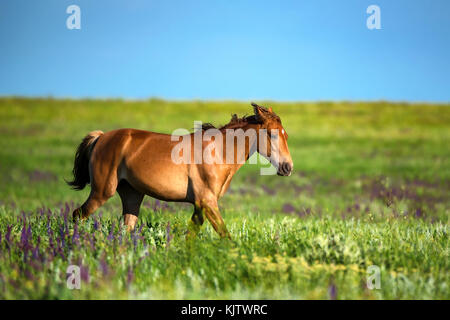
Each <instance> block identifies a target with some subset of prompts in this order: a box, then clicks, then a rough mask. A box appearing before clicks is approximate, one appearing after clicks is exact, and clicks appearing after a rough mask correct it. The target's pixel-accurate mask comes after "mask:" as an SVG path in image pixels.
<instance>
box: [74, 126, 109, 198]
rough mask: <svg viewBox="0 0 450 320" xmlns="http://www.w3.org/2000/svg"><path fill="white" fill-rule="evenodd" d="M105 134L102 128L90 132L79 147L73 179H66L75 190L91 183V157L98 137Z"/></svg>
mask: <svg viewBox="0 0 450 320" xmlns="http://www.w3.org/2000/svg"><path fill="white" fill-rule="evenodd" d="M102 135H103V132H102V131H100V130H97V131H92V132H89V133H88V135H87V136H86V137H84V139H83V141H81V143H80V145H79V146H78V148H77V152H76V154H75V161H74V164H73V170H72V173H73V180H72V181H66V182H67V184H68V185H69V186H71V187H72V188H73V189H75V190H83V189H84V187H85V186H86V185H87V184H88V183H90V177H89V159H90V158H91V153H92V150H93V149H94V146H95V144H96V142H97V139H98V138H99V137H100V136H102Z"/></svg>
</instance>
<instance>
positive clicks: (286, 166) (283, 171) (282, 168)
mask: <svg viewBox="0 0 450 320" xmlns="http://www.w3.org/2000/svg"><path fill="white" fill-rule="evenodd" d="M291 173H292V164H290V163H289V162H283V163H281V164H280V165H279V166H278V171H277V175H279V176H285V177H287V176H290V175H291Z"/></svg>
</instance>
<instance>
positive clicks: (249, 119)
mask: <svg viewBox="0 0 450 320" xmlns="http://www.w3.org/2000/svg"><path fill="white" fill-rule="evenodd" d="M248 123H252V124H261V123H262V121H261V120H258V119H257V118H256V116H255V115H251V116H243V117H242V118H238V116H237V115H236V114H233V115H232V116H231V120H230V122H228V123H227V124H225V125H223V126H220V127H216V126H214V125H213V124H212V123H209V122H207V123H202V127H201V129H202V130H205V131H206V130H208V129H218V130H223V129H236V128H241V127H243V126H245V125H246V124H248Z"/></svg>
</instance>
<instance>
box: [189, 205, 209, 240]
mask: <svg viewBox="0 0 450 320" xmlns="http://www.w3.org/2000/svg"><path fill="white" fill-rule="evenodd" d="M204 221H205V218H204V216H203V210H202V208H201V207H200V206H199V205H198V204H194V213H193V214H192V217H191V220H190V221H189V226H188V232H187V236H186V239H194V238H195V237H196V236H197V234H198V232H199V231H200V228H201V226H202V225H203V222H204Z"/></svg>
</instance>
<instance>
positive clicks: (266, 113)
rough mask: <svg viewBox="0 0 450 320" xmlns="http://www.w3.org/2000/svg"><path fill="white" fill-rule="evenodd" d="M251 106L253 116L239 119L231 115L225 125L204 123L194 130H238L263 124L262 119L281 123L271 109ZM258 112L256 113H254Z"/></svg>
mask: <svg viewBox="0 0 450 320" xmlns="http://www.w3.org/2000/svg"><path fill="white" fill-rule="evenodd" d="M252 106H253V107H254V108H255V114H253V115H250V116H247V115H244V116H243V117H242V118H239V117H238V116H237V114H233V115H232V116H231V120H230V122H228V123H227V124H225V125H223V126H220V127H218V128H217V127H216V126H214V125H213V124H212V123H209V122H206V123H202V125H201V127H199V128H195V129H198V130H204V131H206V130H209V129H218V130H224V129H239V128H242V127H244V126H245V125H247V124H249V123H250V124H263V123H264V119H273V120H275V121H278V122H281V120H280V117H279V116H277V115H276V114H275V113H274V112H273V111H272V109H271V108H269V109H267V108H265V107H263V106H259V105H257V104H256V103H253V102H252ZM256 110H258V112H256Z"/></svg>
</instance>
